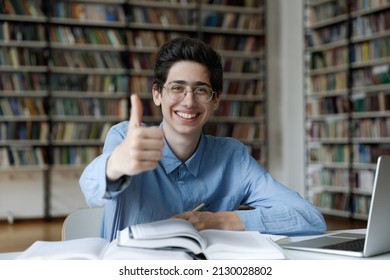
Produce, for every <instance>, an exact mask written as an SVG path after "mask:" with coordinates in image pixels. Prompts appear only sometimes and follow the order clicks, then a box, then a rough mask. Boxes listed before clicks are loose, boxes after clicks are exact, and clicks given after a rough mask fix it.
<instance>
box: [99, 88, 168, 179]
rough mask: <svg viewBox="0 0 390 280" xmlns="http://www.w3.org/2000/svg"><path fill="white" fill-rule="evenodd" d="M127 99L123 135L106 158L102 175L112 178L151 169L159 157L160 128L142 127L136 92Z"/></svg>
mask: <svg viewBox="0 0 390 280" xmlns="http://www.w3.org/2000/svg"><path fill="white" fill-rule="evenodd" d="M130 98H131V114H130V119H129V127H128V131H127V135H126V137H125V139H124V140H123V142H122V143H121V144H119V145H118V146H117V147H116V148H115V149H114V150H113V152H112V154H111V156H110V157H109V158H108V161H107V168H106V176H107V178H108V179H109V180H112V181H114V180H117V179H119V178H120V177H121V176H123V175H128V176H133V175H136V174H139V173H141V172H143V171H147V170H153V169H155V168H156V167H157V163H158V161H159V160H161V157H162V152H161V150H162V148H163V146H164V142H163V138H164V133H163V131H162V130H161V129H159V128H157V127H142V126H141V120H142V114H143V108H142V102H141V100H140V98H139V97H138V96H137V95H136V94H133V95H131V97H130Z"/></svg>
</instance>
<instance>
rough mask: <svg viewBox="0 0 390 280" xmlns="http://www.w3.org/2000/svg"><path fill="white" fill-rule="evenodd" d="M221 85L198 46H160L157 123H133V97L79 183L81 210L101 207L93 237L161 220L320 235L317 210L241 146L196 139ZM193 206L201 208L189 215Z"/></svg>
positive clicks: (218, 70) (184, 42)
mask: <svg viewBox="0 0 390 280" xmlns="http://www.w3.org/2000/svg"><path fill="white" fill-rule="evenodd" d="M222 83H223V69H222V63H221V58H220V56H219V55H218V54H217V53H216V52H215V51H214V50H213V49H211V48H210V47H209V46H207V45H206V44H205V43H203V42H202V41H200V40H196V39H188V38H178V39H174V40H172V41H169V42H167V43H166V44H165V45H163V46H162V47H161V49H160V50H159V51H158V53H157V55H156V63H155V76H154V85H153V88H152V94H153V101H154V103H155V104H156V105H157V106H161V110H162V116H163V120H162V123H161V124H160V126H159V127H146V126H145V125H143V124H141V119H142V104H141V101H140V99H139V97H138V96H137V95H134V94H133V95H132V96H131V108H132V109H131V116H130V120H129V121H125V122H121V123H119V124H117V125H115V126H113V127H112V128H111V130H110V131H109V132H108V135H107V138H106V141H105V145H104V148H103V153H102V155H100V156H99V157H97V158H96V159H95V160H93V161H92V162H91V163H90V164H89V165H88V166H87V167H86V169H85V171H84V172H83V174H82V176H81V178H80V185H81V188H82V191H83V193H84V195H85V198H86V200H87V202H88V204H89V205H90V206H91V207H96V206H101V205H104V216H103V221H102V227H101V235H102V237H104V238H106V239H109V240H112V239H113V238H115V234H116V232H117V230H120V229H123V228H125V227H127V226H130V225H132V224H138V223H145V222H151V221H155V220H160V219H166V218H170V217H178V218H183V219H187V220H188V221H190V222H191V223H192V224H193V225H194V226H195V227H196V228H197V229H198V230H202V229H208V228H214V229H226V230H256V231H260V232H262V233H270V234H285V235H303V234H317V233H323V232H324V231H325V223H324V220H323V217H322V215H321V214H320V213H319V211H318V210H317V209H315V208H314V207H313V206H312V205H311V204H310V203H309V202H307V201H306V200H304V199H303V198H301V197H300V196H299V195H298V194H297V193H296V192H293V191H292V190H290V189H288V188H287V187H285V186H283V185H282V184H280V183H279V182H277V181H276V180H274V179H273V178H272V177H271V175H270V174H268V173H267V172H265V171H264V170H263V169H262V168H261V167H260V166H259V165H258V163H257V162H256V161H255V160H254V159H253V158H252V157H251V156H250V154H249V153H248V151H247V149H246V147H245V146H244V145H243V144H242V143H240V142H238V141H236V140H234V139H232V138H226V137H213V136H208V135H204V134H203V133H202V129H203V126H204V124H205V123H206V122H207V120H208V119H209V118H210V116H211V115H212V113H213V111H214V110H216V109H217V108H218V104H219V101H220V94H221V92H222ZM200 204H204V207H203V209H201V211H192V210H193V209H194V208H196V207H197V206H198V205H200ZM240 205H246V206H248V207H249V210H239V207H240Z"/></svg>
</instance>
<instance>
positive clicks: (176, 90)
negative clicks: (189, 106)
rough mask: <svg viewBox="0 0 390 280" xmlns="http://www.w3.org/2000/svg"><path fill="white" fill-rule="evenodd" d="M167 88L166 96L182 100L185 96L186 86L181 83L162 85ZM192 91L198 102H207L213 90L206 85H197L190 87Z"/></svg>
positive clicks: (211, 96)
mask: <svg viewBox="0 0 390 280" xmlns="http://www.w3.org/2000/svg"><path fill="white" fill-rule="evenodd" d="M163 88H165V89H166V90H167V92H168V96H169V97H170V98H171V99H173V100H175V101H183V100H184V99H185V98H186V96H187V93H188V91H187V86H186V85H181V84H173V85H170V86H169V87H163ZM191 92H193V93H194V98H195V100H196V101H198V102H200V103H207V102H209V101H210V100H211V99H212V98H213V95H214V91H213V90H212V89H211V88H210V87H208V86H197V87H195V88H192V89H191Z"/></svg>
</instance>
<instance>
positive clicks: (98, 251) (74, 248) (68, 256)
mask: <svg viewBox="0 0 390 280" xmlns="http://www.w3.org/2000/svg"><path fill="white" fill-rule="evenodd" d="M17 259H18V260H149V259H152V260H163V259H166V260H176V259H180V260H183V259H184V260H186V259H187V260H191V259H193V258H192V257H191V256H190V255H189V254H188V253H186V252H183V251H173V250H171V251H166V250H164V251H162V250H151V249H142V248H124V247H119V246H117V242H116V240H113V241H112V242H109V241H107V240H105V239H103V238H99V237H88V238H81V239H72V240H66V241H41V240H38V241H35V242H34V243H33V244H32V245H31V246H30V247H28V248H27V249H26V250H25V251H24V252H22V253H21V254H20V255H19V256H18V257H17Z"/></svg>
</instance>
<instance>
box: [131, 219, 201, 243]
mask: <svg viewBox="0 0 390 280" xmlns="http://www.w3.org/2000/svg"><path fill="white" fill-rule="evenodd" d="M130 228H131V233H132V234H133V238H134V239H137V240H138V239H155V238H159V239H163V238H169V237H177V236H183V237H189V238H192V239H194V240H195V241H196V242H197V243H199V245H200V247H202V248H204V245H205V242H204V240H202V236H201V235H200V234H199V232H198V231H197V230H196V229H195V228H194V227H193V226H192V224H191V223H190V222H188V221H186V220H184V219H166V220H160V221H156V222H151V223H145V224H138V225H133V226H131V227H130Z"/></svg>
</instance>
